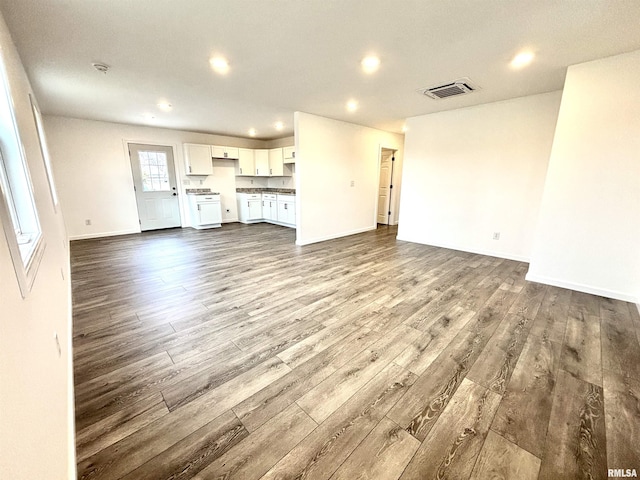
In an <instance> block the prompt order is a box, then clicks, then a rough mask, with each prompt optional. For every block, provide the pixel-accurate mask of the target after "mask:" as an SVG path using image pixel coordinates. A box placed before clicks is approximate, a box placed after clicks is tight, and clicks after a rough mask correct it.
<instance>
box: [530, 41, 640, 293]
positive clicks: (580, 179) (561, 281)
mask: <svg viewBox="0 0 640 480" xmlns="http://www.w3.org/2000/svg"><path fill="white" fill-rule="evenodd" d="M639 78H640V51H635V52H632V53H628V54H625V55H618V56H615V57H610V58H605V59H602V60H597V61H594V62H589V63H584V64H581V65H575V66H572V67H570V68H569V70H568V72H567V78H566V81H565V88H564V92H563V95H562V106H561V108H560V114H559V118H558V126H557V128H556V135H555V139H554V142H553V149H552V152H551V159H550V163H549V171H548V173H547V181H546V184H545V189H544V196H543V201H542V208H541V212H540V220H539V224H538V231H537V235H536V242H535V247H534V250H533V255H532V257H531V265H530V269H529V274H528V275H527V278H528V279H529V280H534V281H540V282H543V283H549V284H552V285H559V286H563V287H568V288H571V289H574V290H581V291H584V292H588V293H596V294H599V295H603V296H607V297H613V298H618V299H622V300H629V301H635V302H639V301H640V220H639V219H640V91H639V90H638V85H637V84H638V79H639Z"/></svg>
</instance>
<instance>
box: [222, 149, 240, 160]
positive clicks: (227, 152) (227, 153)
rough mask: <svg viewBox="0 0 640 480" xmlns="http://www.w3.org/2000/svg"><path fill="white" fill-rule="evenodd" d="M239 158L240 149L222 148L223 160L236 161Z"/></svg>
mask: <svg viewBox="0 0 640 480" xmlns="http://www.w3.org/2000/svg"><path fill="white" fill-rule="evenodd" d="M239 157H240V149H239V148H236V147H224V158H231V159H232V160H237V159H238V158H239Z"/></svg>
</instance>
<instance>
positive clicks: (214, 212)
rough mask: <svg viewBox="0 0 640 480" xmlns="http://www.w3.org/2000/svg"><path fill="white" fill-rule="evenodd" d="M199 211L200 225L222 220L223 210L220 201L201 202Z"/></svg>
mask: <svg viewBox="0 0 640 480" xmlns="http://www.w3.org/2000/svg"><path fill="white" fill-rule="evenodd" d="M198 213H199V216H200V225H210V224H216V223H220V222H221V221H222V211H221V209H220V204H219V203H218V202H211V203H199V204H198Z"/></svg>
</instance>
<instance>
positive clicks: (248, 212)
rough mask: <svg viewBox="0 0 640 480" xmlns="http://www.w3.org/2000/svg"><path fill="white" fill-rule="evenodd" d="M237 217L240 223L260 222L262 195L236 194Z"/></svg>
mask: <svg viewBox="0 0 640 480" xmlns="http://www.w3.org/2000/svg"><path fill="white" fill-rule="evenodd" d="M236 198H237V200H238V216H239V220H240V222H242V223H255V222H261V221H262V195H261V194H259V193H237V194H236Z"/></svg>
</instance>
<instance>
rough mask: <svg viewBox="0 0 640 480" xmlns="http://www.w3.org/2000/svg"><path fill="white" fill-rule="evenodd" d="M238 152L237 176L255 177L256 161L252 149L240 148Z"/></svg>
mask: <svg viewBox="0 0 640 480" xmlns="http://www.w3.org/2000/svg"><path fill="white" fill-rule="evenodd" d="M238 151H239V152H238V165H237V166H236V175H238V176H249V177H253V176H255V171H256V161H255V156H254V151H253V150H252V149H250V148H239V149H238Z"/></svg>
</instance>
